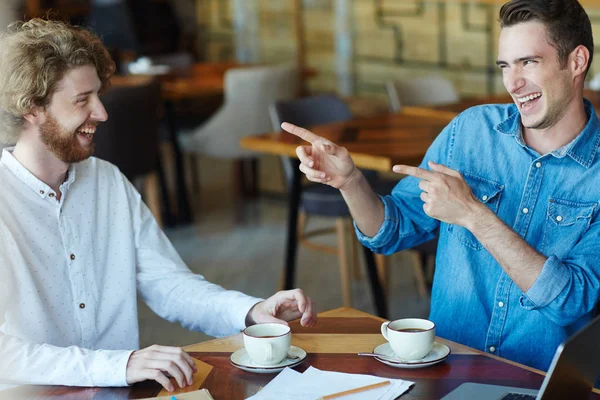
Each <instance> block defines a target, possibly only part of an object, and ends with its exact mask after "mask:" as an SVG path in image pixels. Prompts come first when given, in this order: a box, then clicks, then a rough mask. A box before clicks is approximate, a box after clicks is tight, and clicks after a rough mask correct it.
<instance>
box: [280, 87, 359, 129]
mask: <svg viewBox="0 0 600 400" xmlns="http://www.w3.org/2000/svg"><path fill="white" fill-rule="evenodd" d="M269 114H270V116H271V123H272V124H273V129H274V130H277V131H279V130H280V126H281V123H282V122H289V123H292V124H294V125H298V126H302V127H303V128H310V127H312V126H314V125H321V124H327V123H330V122H338V121H348V120H349V119H351V118H352V112H351V111H350V108H349V107H348V106H347V105H346V103H344V101H343V100H341V99H340V98H339V97H337V96H336V95H334V94H323V95H318V96H310V97H303V98H301V99H296V100H290V101H278V102H276V103H274V104H272V105H271V106H270V107H269Z"/></svg>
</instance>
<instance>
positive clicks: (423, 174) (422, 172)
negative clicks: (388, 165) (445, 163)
mask: <svg viewBox="0 0 600 400" xmlns="http://www.w3.org/2000/svg"><path fill="white" fill-rule="evenodd" d="M392 170H393V171H394V172H396V173H398V174H404V175H410V176H414V177H415V178H419V179H425V180H427V181H432V180H433V179H435V177H436V174H435V172H431V171H427V170H426V169H423V168H419V167H412V166H410V165H394V167H393V168H392Z"/></svg>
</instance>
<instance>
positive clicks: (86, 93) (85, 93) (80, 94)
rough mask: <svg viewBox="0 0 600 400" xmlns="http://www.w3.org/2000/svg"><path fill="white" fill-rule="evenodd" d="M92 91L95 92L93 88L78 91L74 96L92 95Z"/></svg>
mask: <svg viewBox="0 0 600 400" xmlns="http://www.w3.org/2000/svg"><path fill="white" fill-rule="evenodd" d="M92 93H94V91H93V90H88V91H87V92H81V93H78V94H76V95H75V96H73V97H81V96H89V95H90V94H92Z"/></svg>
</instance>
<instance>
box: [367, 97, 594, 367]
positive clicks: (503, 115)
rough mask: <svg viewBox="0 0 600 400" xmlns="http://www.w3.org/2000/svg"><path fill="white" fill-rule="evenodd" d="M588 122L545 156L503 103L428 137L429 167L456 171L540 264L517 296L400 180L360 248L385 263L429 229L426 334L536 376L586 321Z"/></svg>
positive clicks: (459, 231)
mask: <svg viewBox="0 0 600 400" xmlns="http://www.w3.org/2000/svg"><path fill="white" fill-rule="evenodd" d="M584 105H585V110H586V113H587V115H588V123H587V125H586V127H585V128H584V130H583V131H582V132H581V133H580V134H579V135H578V136H577V137H576V138H575V139H574V140H573V141H572V142H571V143H569V144H568V145H566V146H564V147H562V148H560V149H558V150H556V151H554V152H551V153H549V154H546V155H540V154H539V153H537V152H536V151H534V150H532V149H531V148H529V147H528V146H527V145H526V144H525V142H524V140H523V136H522V132H521V118H520V115H519V111H518V109H517V107H516V106H515V105H514V104H510V105H485V106H478V107H473V108H471V109H468V110H466V111H464V112H463V113H461V114H460V115H458V116H457V117H456V118H455V119H454V120H453V121H452V122H451V123H450V124H449V125H448V126H447V127H446V128H444V130H443V131H442V132H441V134H440V135H439V136H438V137H437V138H436V140H435V141H434V143H433V144H432V145H431V147H430V148H429V150H428V151H427V154H426V155H425V158H424V160H423V162H422V163H421V165H420V167H421V168H424V169H428V167H427V162H428V161H430V160H432V161H434V162H437V163H441V164H444V165H447V166H448V167H450V168H452V169H455V170H458V171H460V172H461V173H462V175H463V177H464V178H465V180H466V182H467V183H468V185H469V187H470V188H471V190H472V192H473V194H474V196H475V197H476V198H477V199H479V201H481V202H482V203H484V204H485V205H486V206H487V207H489V208H490V210H492V211H493V212H494V213H495V214H496V215H497V216H498V218H500V219H501V220H502V221H503V222H504V223H505V224H506V225H507V226H509V227H511V228H512V229H513V230H514V231H515V232H516V233H517V234H518V235H520V236H521V237H522V238H523V239H524V240H525V241H526V242H527V243H528V244H529V245H530V246H532V247H533V248H535V249H536V250H537V251H538V252H540V253H541V254H543V255H544V256H545V257H547V261H546V262H545V263H544V266H543V269H542V271H541V273H540V275H539V277H538V278H537V280H536V281H535V283H534V284H533V286H532V287H531V288H530V289H529V290H528V291H527V292H526V293H523V291H521V289H520V288H519V287H518V286H517V285H516V284H515V283H514V282H513V281H512V280H511V279H510V278H509V277H508V275H507V274H506V273H505V272H504V271H503V270H502V268H501V267H500V265H499V264H498V262H497V261H496V260H495V259H494V258H493V257H492V256H491V255H490V253H489V252H488V251H487V250H486V249H485V248H484V247H483V246H482V244H481V243H480V242H479V241H478V240H477V239H476V238H475V236H474V235H473V234H472V233H471V232H470V231H468V230H467V229H466V228H463V227H461V226H458V225H452V224H447V223H443V222H440V221H439V220H436V219H433V218H431V217H429V216H427V215H426V214H425V213H424V211H423V208H422V206H423V202H422V201H421V199H420V198H419V195H420V193H421V190H420V189H419V188H418V183H419V180H418V179H416V178H413V177H406V178H404V179H402V180H401V181H400V182H399V183H398V185H397V186H396V187H395V188H394V190H393V191H392V193H391V195H388V196H385V197H382V201H383V203H384V205H385V220H384V222H383V225H382V226H381V228H380V230H379V232H378V233H377V234H376V235H375V236H374V237H372V238H370V237H367V236H365V235H363V234H362V233H361V232H360V231H359V230H358V228H356V232H357V235H358V237H359V239H360V240H361V242H362V243H363V244H364V245H366V246H367V247H369V248H371V249H372V250H374V251H375V252H378V253H384V254H391V253H394V252H397V251H400V250H403V249H408V248H411V247H414V246H415V245H417V244H419V243H422V242H424V241H426V240H428V239H431V238H433V237H434V236H435V235H436V234H437V232H438V231H439V244H438V251H437V256H436V272H435V277H434V285H433V289H432V294H431V314H430V318H431V320H433V321H434V322H435V323H436V326H437V334H438V335H439V336H440V337H443V338H446V339H450V340H453V341H456V342H459V343H462V344H465V345H467V346H471V347H474V348H477V349H479V350H482V351H486V352H489V353H492V354H495V355H497V356H500V357H504V358H508V359H510V360H514V361H516V362H519V363H523V364H526V365H529V366H532V367H534V368H538V369H541V370H547V369H548V367H549V366H550V362H551V361H552V357H553V355H554V352H555V351H556V348H557V347H558V345H559V344H560V343H561V342H563V341H564V340H565V339H566V338H567V337H568V336H569V335H571V334H572V333H574V332H575V331H577V330H578V329H580V328H581V327H582V326H583V325H585V324H586V322H588V321H590V320H591V319H592V317H593V315H594V309H595V305H596V302H597V301H598V298H599V293H600V290H599V288H600V240H599V235H600V217H599V210H600V160H599V157H598V155H597V151H598V147H599V144H600V125H599V121H598V117H597V116H596V113H595V111H594V109H593V107H592V105H591V104H590V103H589V102H588V101H587V100H584Z"/></svg>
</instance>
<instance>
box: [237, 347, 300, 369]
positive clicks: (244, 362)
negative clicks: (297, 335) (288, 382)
mask: <svg viewBox="0 0 600 400" xmlns="http://www.w3.org/2000/svg"><path fill="white" fill-rule="evenodd" d="M288 354H291V355H292V356H296V357H298V358H297V359H292V358H285V359H284V360H283V361H281V362H280V363H279V364H275V365H270V366H268V367H266V366H263V365H258V364H256V363H255V362H254V361H252V359H250V356H249V355H248V353H247V352H246V349H240V350H238V351H236V352H235V353H233V354H232V355H231V357H230V358H229V362H231V365H233V366H234V367H237V368H239V369H243V370H244V371H248V372H254V373H255V374H274V373H276V372H279V371H283V369H284V368H286V367H295V366H296V365H299V364H300V363H302V361H304V360H305V359H306V351H304V350H303V349H301V348H300V347H296V346H290V350H289V351H288Z"/></svg>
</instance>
